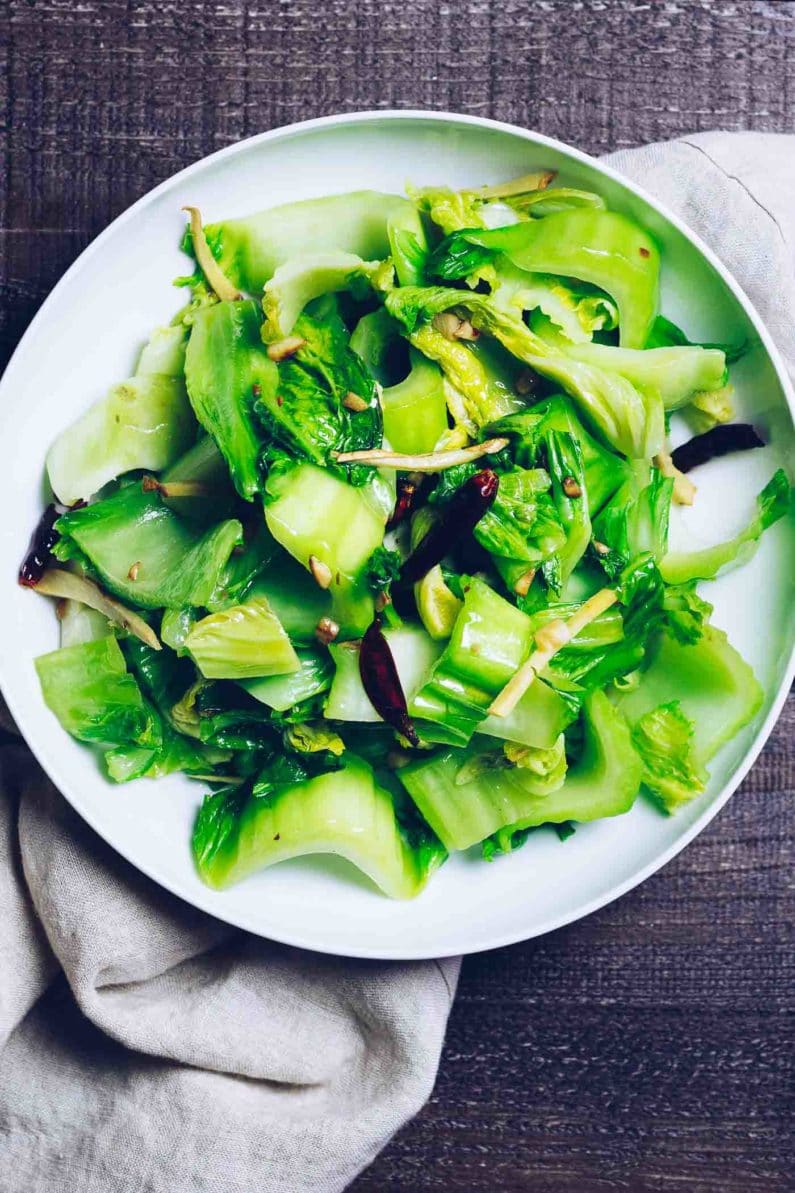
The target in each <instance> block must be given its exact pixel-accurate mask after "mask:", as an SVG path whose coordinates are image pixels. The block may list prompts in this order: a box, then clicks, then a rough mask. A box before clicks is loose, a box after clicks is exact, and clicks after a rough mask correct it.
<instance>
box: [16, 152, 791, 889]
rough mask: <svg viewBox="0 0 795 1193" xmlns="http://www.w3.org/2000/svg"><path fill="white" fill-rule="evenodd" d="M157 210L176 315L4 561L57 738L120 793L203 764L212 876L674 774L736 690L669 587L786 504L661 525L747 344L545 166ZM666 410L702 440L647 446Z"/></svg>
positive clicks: (552, 820)
mask: <svg viewBox="0 0 795 1193" xmlns="http://www.w3.org/2000/svg"><path fill="white" fill-rule="evenodd" d="M185 211H186V212H187V214H188V223H187V226H186V231H185V238H184V240H183V248H184V250H185V252H186V253H188V254H189V255H190V256H191V258H192V262H193V271H192V273H191V274H190V276H187V277H184V278H180V279H178V284H179V285H180V286H183V287H189V288H190V299H189V301H188V302H187V305H185V306H184V307H183V308H182V310H181V311H180V312H179V313H178V314H177V315H176V316H175V317H174V319H173V321H172V323H171V325H170V326H169V327H166V328H159V329H157V330H156V331H155V332H153V334H152V336H151V338H150V340H149V342H148V343H147V344H146V346H145V347H144V349H143V351H142V352H141V354H140V358H139V360H138V364H137V367H136V368H135V370H134V373H133V375H132V376H131V377H130V378H129V379H128V380H126V381H122V382H121V383H119V384H118V385H115V386H113V387H112V388H111V389H109V390H108V392H107V393H106V394H105V395H104V396H101V397H99V398H98V400H97V401H96V402H95V403H94V404H93V405H91V406H90V407H89V408H88V409H87V410H86V412H85V413H84V414H83V415H82V416H81V417H80V418H79V419H78V420H77V422H76V423H74V424H73V425H72V426H71V427H69V428H67V429H66V430H65V431H63V432H61V434H60V435H59V436H58V438H57V439H56V440H55V442H54V443H53V444H52V446H51V448H50V450H49V452H48V455H47V471H48V476H49V481H50V485H51V488H52V491H53V494H54V503H53V504H52V505H50V506H49V507H48V509H47V510H46V511H45V512H44V514H43V516H42V519H41V522H40V523H39V525H38V527H37V528H36V529H35V531H34V535H33V539H32V541H31V546H30V549H29V552H28V554H27V556H26V558H25V559H24V561H23V563H22V566H21V569H20V577H19V578H20V583H21V584H23V585H26V586H27V587H30V588H34V589H36V588H37V589H38V590H39V591H40V592H41V593H42V594H44V595H48V596H52V597H55V598H56V599H57V600H58V606H57V610H58V616H59V621H60V633H61V645H60V648H59V649H57V650H53V651H51V652H50V653H49V654H46V655H44V656H42V657H41V658H39V659H37V660H36V670H37V672H38V676H39V680H40V683H41V688H42V694H43V697H44V700H45V702H46V703H47V705H48V707H49V708H50V709H51V710H52V711H53V712H54V713H55V715H56V716H57V718H58V719H59V721H60V722H61V724H62V726H63V727H64V728H65V729H66V730H67V731H68V732H69V733H71V734H72V735H73V736H74V737H76V738H77V739H79V740H80V741H82V742H85V743H87V744H88V745H90V746H91V747H92V748H94V749H95V750H97V751H98V753H99V757H100V759H101V762H102V765H103V766H104V768H105V771H106V773H107V775H108V777H109V778H110V779H111V780H113V781H114V782H119V783H121V782H126V781H128V780H131V779H135V778H140V777H144V776H146V777H158V776H161V775H166V774H169V773H172V772H175V771H182V772H183V773H184V774H186V775H188V776H191V777H193V778H194V779H197V780H200V781H202V782H204V783H205V784H207V785H208V786H209V788H210V791H209V794H207V795H206V796H205V798H204V801H203V803H202V804H201V807H200V808H199V811H198V814H197V817H196V821H195V827H194V832H193V853H194V857H195V862H196V867H197V869H198V872H199V874H200V875H201V877H202V878H203V879H204V881H205V882H207V883H208V884H209V885H210V886H212V887H224V886H227V885H228V884H230V883H233V882H237V881H239V880H240V879H243V878H245V877H246V876H247V875H249V874H251V873H253V872H255V871H257V870H260V869H262V868H263V867H266V866H270V865H273V864H274V863H276V862H280V861H283V860H286V859H289V858H294V857H298V856H301V855H304V854H322V853H332V854H337V855H339V856H340V857H342V858H344V859H346V860H347V861H348V862H350V863H352V864H353V865H354V866H356V867H358V869H359V870H361V871H362V872H363V873H364V874H365V875H366V876H367V877H368V878H369V879H370V880H372V882H373V883H374V884H375V886H377V887H379V888H380V889H381V890H382V891H383V892H384V893H385V894H386V895H389V896H391V897H393V898H399V899H404V898H411V897H413V896H415V895H417V894H418V892H420V891H421V890H422V888H423V886H424V885H425V883H426V882H427V881H428V879H429V878H430V876H431V875H432V874H433V872H434V871H435V870H436V869H437V868H438V867H439V866H440V865H441V864H442V863H443V862H444V860H445V858H446V857H447V855H448V853H450V852H453V851H455V850H464V849H469V848H470V847H472V846H479V847H480V849H481V852H482V855H483V857H484V858H487V859H492V858H494V857H496V856H498V855H499V854H502V853H506V852H511V851H512V850H513V849H516V848H517V847H518V846H519V845H521V844H522V842H523V841H525V840H526V839H527V837H528V835H529V834H530V833H531V832H532V831H533V830H536V829H538V828H541V827H543V826H552V827H554V828H555V829H556V831H557V833H558V835H559V837H560V839H561V840H565V838H566V837H567V836H569V835H570V834H571V833H572V832H573V831H574V827H575V826H576V825H577V824H580V823H583V822H586V821H591V820H596V819H601V818H604V817H611V816H618V815H622V814H624V813H626V812H628V811H629V810H630V809H631V808H632V806H633V803H634V801H635V800H636V798H637V797H638V794H639V792H641V791H644V792H645V793H646V795H647V797H648V798H650V799H651V800H653V801H654V803H655V804H656V806H657V807H658V808H659V809H660V811H661V812H663V813H665V814H670V813H673V812H675V811H676V810H677V809H679V808H681V807H682V806H683V805H684V804H686V803H688V801H690V800H692V799H694V798H695V797H697V796H698V795H699V794H700V793H701V792H703V791H704V789H705V786H706V783H707V781H708V775H709V772H708V767H709V763H710V760H711V759H712V757H713V756H714V754H715V752H716V751H717V750H718V749H719V748H720V747H721V746H722V745H723V744H724V743H726V742H727V741H728V740H729V739H730V738H731V737H732V736H733V735H734V734H736V733H737V732H738V731H739V730H740V729H742V728H743V727H744V726H745V725H747V724H748V723H749V722H750V721H751V720H752V718H753V717H754V716H755V715H756V714H757V712H758V711H759V709H760V707H761V705H762V701H763V693H762V690H761V688H760V686H759V684H758V682H757V680H756V679H755V677H754V674H753V672H752V670H751V668H750V667H749V666H748V664H747V663H746V662H745V661H744V660H743V659H742V658H741V657H740V655H739V654H738V653H737V651H736V650H735V649H734V648H733V647H732V645H731V644H730V643H729V641H728V640H727V637H726V635H725V633H723V631H722V630H720V629H718V628H717V627H715V626H713V625H712V624H711V621H710V617H711V613H712V607H711V606H710V605H709V604H708V603H707V601H706V600H705V599H704V598H703V596H702V595H700V594H699V593H698V592H697V591H696V584H697V583H698V582H699V581H704V580H711V579H714V578H715V577H717V576H718V575H720V574H722V573H723V572H724V571H725V570H726V569H727V568H729V567H732V566H737V565H739V564H741V563H742V562H744V561H745V560H746V559H747V558H748V556H749V554H750V553H751V552H752V551H753V550H755V548H756V545H757V543H758V541H759V539H760V537H761V536H762V534H763V533H764V531H765V530H766V529H767V527H769V526H771V525H772V524H773V523H774V522H776V521H777V520H778V519H779V518H781V517H782V516H783V515H784V514H785V513H786V511H787V509H788V508H789V505H790V498H791V490H790V483H789V480H788V478H787V477H786V475H785V474H784V472H783V471H782V470H779V471H777V472H773V475H772V476H771V477H770V479H769V480H768V483H767V484H766V485H765V487H764V488H763V489H762V491H761V493H760V494H759V497H758V499H757V502H756V506H755V508H753V509H749V510H748V511H747V517H746V522H745V525H744V527H741V528H740V529H739V530H738V531H736V532H735V533H734V535H733V536H731V535H727V536H725V538H724V541H722V542H718V543H716V544H713V545H712V546H707V547H703V548H701V547H699V548H694V547H692V545H690V544H688V546H687V549H681V548H679V547H677V548H675V549H672V548H669V544H668V535H669V517H670V510H671V504H672V502H675V503H686V504H689V503H692V502H693V501H697V500H698V494H697V488H696V486H695V485H694V484H693V482H692V481H691V480H690V478H689V477H685V476H684V472H688V471H689V470H691V469H696V468H697V467H709V460H710V459H711V458H712V457H713V456H719V455H726V454H727V453H736V452H739V451H744V450H746V449H748V448H755V449H756V448H759V447H761V446H763V441H762V439H761V438H760V437H759V435H758V433H757V431H756V430H755V429H754V428H753V427H750V426H748V425H741V424H733V423H732V422H731V420H732V417H733V416H732V412H731V402H730V395H731V384H730V365H731V364H732V363H733V361H734V360H736V359H737V358H738V356H739V355H742V353H743V351H744V346H743V345H735V346H732V345H727V344H718V343H712V344H703V343H696V342H693V341H691V340H690V339H689V338H688V337H687V335H686V334H685V332H683V331H682V330H680V329H679V328H678V327H677V326H676V325H675V324H674V323H672V322H671V321H670V320H669V319H667V318H665V317H664V315H662V314H661V312H660V309H659V289H660V270H661V266H662V264H663V263H662V262H661V259H660V252H659V249H658V246H657V244H656V242H655V239H654V237H653V235H652V234H651V233H650V232H649V231H648V230H647V229H645V228H643V227H642V226H640V225H639V224H638V223H637V222H636V221H635V220H634V219H633V218H632V217H631V216H629V215H628V214H626V213H623V212H620V211H614V210H612V209H610V208H609V207H608V205H607V204H606V203H605V201H604V199H603V198H602V197H601V196H599V195H597V194H593V193H591V192H587V191H582V190H576V189H573V188H571V187H565V186H556V185H555V176H554V174H553V173H551V172H549V171H545V170H539V171H537V172H535V173H532V174H528V175H526V176H525V177H524V178H521V179H517V180H515V181H514V182H509V183H506V184H504V185H498V186H491V187H483V188H480V189H477V188H473V189H471V190H466V191H452V190H449V189H446V188H443V187H436V188H424V189H411V190H410V191H409V196H408V197H407V198H404V197H400V196H395V195H386V194H379V193H377V192H375V191H359V192H356V193H354V194H348V195H334V196H331V197H328V198H319V199H311V200H307V201H304V202H299V203H291V204H288V205H285V206H282V207H276V208H273V209H271V210H267V211H262V212H260V213H259V214H256V215H252V216H249V217H245V218H238V219H233V220H226V221H221V222H215V223H212V224H209V225H206V226H205V225H203V221H202V214H201V212H200V211H199V210H198V209H197V208H195V207H186V208H185ZM678 410H683V411H684V412H685V414H686V415H687V417H688V419H689V425H690V426H691V427H696V428H698V429H700V430H702V431H704V432H706V433H705V434H702V435H700V436H699V437H698V438H697V439H695V440H692V443H691V444H690V445H687V444H685V445H683V446H680V447H679V448H677V450H676V451H674V452H673V454H672V453H671V448H670V444H669V442H668V431H669V422H670V417H671V414H672V412H674V411H678ZM771 471H773V470H772V469H771ZM683 516H684V517H685V518H686V517H687V514H686V513H685V514H684V515H683Z"/></svg>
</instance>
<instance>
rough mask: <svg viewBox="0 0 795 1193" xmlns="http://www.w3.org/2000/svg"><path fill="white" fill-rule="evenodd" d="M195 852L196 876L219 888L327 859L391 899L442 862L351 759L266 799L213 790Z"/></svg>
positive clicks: (409, 892) (413, 890) (410, 890)
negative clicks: (295, 860)
mask: <svg viewBox="0 0 795 1193" xmlns="http://www.w3.org/2000/svg"><path fill="white" fill-rule="evenodd" d="M193 850H194V857H195V859H196V864H197V867H198V869H199V873H200V875H201V877H202V878H203V879H204V881H205V882H207V883H208V884H209V885H210V886H213V887H216V888H223V887H227V886H230V885H231V884H232V883H235V882H239V881H240V880H241V879H243V878H245V877H247V875H249V874H251V873H253V872H254V871H256V870H261V869H263V868H264V867H266V866H271V865H274V864H275V863H277V862H280V861H283V860H286V859H287V858H291V857H300V856H303V855H305V854H316V853H333V854H337V855H338V856H340V857H343V858H345V859H346V860H347V861H349V862H351V863H352V864H353V865H355V866H357V867H358V868H359V869H360V870H362V871H363V872H364V873H365V874H366V875H367V876H368V877H369V878H370V879H371V880H372V881H373V882H374V883H375V884H376V885H377V886H379V887H380V889H381V890H382V891H383V892H384V894H386V895H389V896H390V897H391V898H395V899H409V898H412V897H413V896H415V895H417V894H418V893H419V891H420V890H421V889H422V887H423V886H424V885H425V883H426V882H427V880H428V877H429V876H430V874H431V872H432V871H433V869H435V868H436V867H437V866H438V865H439V864H440V862H441V861H442V860H443V858H444V856H445V855H444V851H443V850H441V848H440V847H439V846H438V844H437V847H436V848H435V849H434V850H429V849H428V847H427V833H426V839H425V841H424V842H423V847H422V848H415V847H414V846H413V845H412V842H411V839H410V837H409V836H407V835H404V832H403V831H402V829H401V826H400V824H399V823H398V820H397V818H396V816H395V810H394V807H393V803H392V798H391V796H390V795H389V794H388V793H387V792H386V791H385V790H383V789H382V788H381V787H378V786H377V785H376V784H375V783H374V780H373V774H372V771H371V770H370V767H369V766H367V764H366V763H364V762H362V761H360V760H359V759H356V758H353V757H350V758H349V759H348V760H347V761H346V764H345V766H344V767H343V768H342V769H341V770H337V771H332V772H331V773H326V774H321V775H319V776H317V777H316V778H312V779H309V780H304V781H302V782H299V783H288V784H286V785H284V786H278V787H275V788H271V789H269V791H268V794H267V798H257V796H255V795H248V794H246V795H245V796H241V795H235V794H233V793H230V792H228V791H227V792H223V791H222V792H219V793H217V794H216V795H213V796H209V797H208V798H207V799H206V800H205V803H204V804H203V806H202V808H201V809H200V811H199V815H198V817H197V820H196V825H195V827H194V833H193Z"/></svg>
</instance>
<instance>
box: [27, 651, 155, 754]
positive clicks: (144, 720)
mask: <svg viewBox="0 0 795 1193" xmlns="http://www.w3.org/2000/svg"><path fill="white" fill-rule="evenodd" d="M36 673H37V675H38V677H39V683H40V684H41V690H42V695H43V696H44V701H45V703H46V705H47V707H48V708H49V709H51V710H52V712H54V713H55V715H56V716H57V718H58V720H59V721H60V722H61V724H62V725H63V727H64V729H65V730H66V731H67V733H71V735H72V737H76V738H78V740H80V741H86V742H91V743H92V744H96V745H103V746H118V745H126V744H129V743H135V744H137V745H142V746H147V745H153V746H156V745H157V744H158V743H159V738H160V734H159V724H158V721H157V718H156V717H154V716H153V713H152V710H151V709H150V707H149V706H148V705H147V704H146V702H145V701H144V698H143V696H142V694H141V689H140V688H139V687H138V684H137V683H136V681H135V679H134V677H133V676H132V675H129V674H128V672H127V665H126V663H125V661H124V655H123V654H122V652H121V648H120V646H119V644H118V642H117V641H116V639H115V638H113V637H106V638H99V639H97V640H96V641H93V642H83V643H80V644H79V645H77V646H66V647H62V648H61V649H60V650H54V651H52V652H51V653H50V654H45V655H40V656H39V658H37V659H36Z"/></svg>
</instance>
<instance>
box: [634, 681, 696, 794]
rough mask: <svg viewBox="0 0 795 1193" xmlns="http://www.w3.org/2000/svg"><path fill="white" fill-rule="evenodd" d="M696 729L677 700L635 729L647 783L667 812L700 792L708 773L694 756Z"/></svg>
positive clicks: (635, 745) (653, 711) (648, 713)
mask: <svg viewBox="0 0 795 1193" xmlns="http://www.w3.org/2000/svg"><path fill="white" fill-rule="evenodd" d="M693 735H694V728H693V723H692V721H689V720H688V718H687V717H686V716H685V715H684V713H683V712H682V709H681V707H680V705H679V702H678V701H677V700H672V701H671V702H670V703H669V704H661V705H659V707H657V708H654V709H652V710H651V711H650V712H647V713H645V714H644V715H643V716H642V717H641V718H640V720H638V721H637V722H636V723H635V725H634V726H633V729H632V744H633V745H634V747H635V749H636V750H637V752H638V754H639V755H640V758H641V761H642V763H643V782H644V784H645V785H646V787H648V788H649V790H650V791H652V792H653V793H654V794H655V795H656V796H657V797H658V798H659V799H660V801H661V803H662V805H663V807H664V808H665V810H666V811H667V812H675V811H677V809H678V808H681V807H682V805H683V804H686V803H688V802H689V801H690V800H691V799H693V798H694V797H695V796H697V795H699V794H700V793H701V792H702V791H703V790H704V787H705V785H706V781H707V774H706V771H705V770H704V769H703V767H700V766H698V764H697V763H696V761H695V758H694V756H693Z"/></svg>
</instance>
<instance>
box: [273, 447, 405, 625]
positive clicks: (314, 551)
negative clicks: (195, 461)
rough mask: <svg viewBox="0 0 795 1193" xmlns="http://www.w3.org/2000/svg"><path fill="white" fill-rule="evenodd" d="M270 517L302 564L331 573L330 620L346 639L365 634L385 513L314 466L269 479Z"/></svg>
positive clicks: (364, 494) (279, 539)
mask: <svg viewBox="0 0 795 1193" xmlns="http://www.w3.org/2000/svg"><path fill="white" fill-rule="evenodd" d="M267 497H268V504H267V505H266V507H265V518H266V521H267V523H268V529H269V530H270V532H271V534H272V535H273V537H274V538H275V539H276V541H277V542H279V543H281V545H282V546H283V547H284V548H285V549H286V550H287V551H289V552H290V554H291V555H293V556H294V557H295V558H296V559H297V560H298V561H299V563H302V564H303V565H304V566H305V567H307V568H309V567H310V561H311V560H313V559H314V560H316V561H317V562H318V564H320V565H322V566H323V567H324V568H326V569H328V573H329V576H330V583H329V585H328V586H327V587H328V590H329V591H330V593H331V616H332V618H333V620H334V621H335V622H337V623H338V625H339V627H340V630H341V631H342V635H343V637H355V636H357V635H360V634H363V633H364V631H365V630H366V629H367V627H368V625H369V624H370V622H371V621H372V618H373V598H372V594H371V592H370V587H369V584H368V580H367V560H368V559H369V558H370V556H371V555H372V553H373V551H375V550H376V548H377V547H380V546H381V543H382V540H383V537H384V524H385V522H386V516H387V515H386V514H384V513H383V512H382V511H379V510H377V509H375V508H374V507H373V502H372V498H370V499H368V492H367V489H366V488H353V487H352V486H351V485H348V484H346V483H345V482H344V481H341V480H339V479H338V478H337V477H336V476H333V475H332V474H331V473H330V472H326V471H324V470H323V469H321V468H316V467H315V466H314V465H312V464H298V465H296V466H295V467H293V468H290V469H288V470H287V471H284V472H280V473H278V474H277V475H275V476H274V475H273V473H271V475H270V476H269V477H268V484H267Z"/></svg>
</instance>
